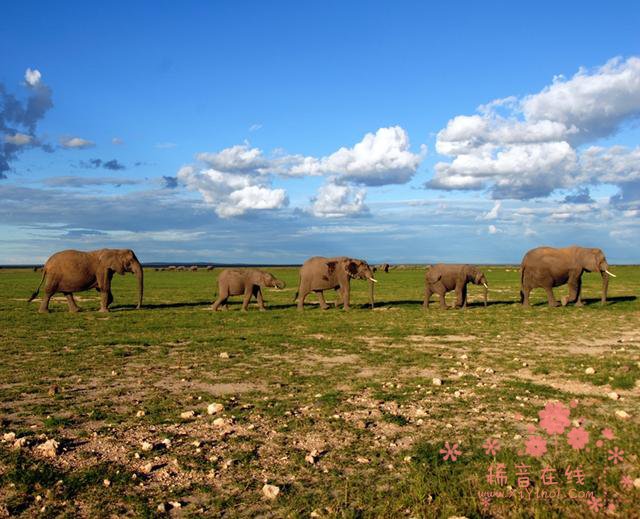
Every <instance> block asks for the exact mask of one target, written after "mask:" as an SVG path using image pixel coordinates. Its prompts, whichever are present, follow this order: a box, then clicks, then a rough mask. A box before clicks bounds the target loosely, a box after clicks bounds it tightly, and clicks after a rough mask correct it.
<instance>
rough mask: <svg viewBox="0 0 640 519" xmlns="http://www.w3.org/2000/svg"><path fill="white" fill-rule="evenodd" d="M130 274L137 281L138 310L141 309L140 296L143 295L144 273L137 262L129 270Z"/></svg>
mask: <svg viewBox="0 0 640 519" xmlns="http://www.w3.org/2000/svg"><path fill="white" fill-rule="evenodd" d="M131 272H133V274H134V275H135V276H136V278H137V279H138V306H137V307H136V308H137V309H138V310H140V308H142V296H143V293H144V272H143V270H142V265H140V263H139V262H136V263H135V264H134V265H133V267H132V268H131Z"/></svg>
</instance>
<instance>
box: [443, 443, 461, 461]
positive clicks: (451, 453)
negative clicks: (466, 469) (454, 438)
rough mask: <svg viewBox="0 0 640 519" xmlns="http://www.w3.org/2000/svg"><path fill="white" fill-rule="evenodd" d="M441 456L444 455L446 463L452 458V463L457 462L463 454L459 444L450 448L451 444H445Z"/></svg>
mask: <svg viewBox="0 0 640 519" xmlns="http://www.w3.org/2000/svg"><path fill="white" fill-rule="evenodd" d="M440 454H444V456H443V458H442V459H443V460H444V461H447V460H448V459H449V458H451V461H456V460H457V459H458V456H460V454H462V453H461V452H460V451H459V450H458V444H457V443H454V444H453V446H449V442H445V443H444V449H440Z"/></svg>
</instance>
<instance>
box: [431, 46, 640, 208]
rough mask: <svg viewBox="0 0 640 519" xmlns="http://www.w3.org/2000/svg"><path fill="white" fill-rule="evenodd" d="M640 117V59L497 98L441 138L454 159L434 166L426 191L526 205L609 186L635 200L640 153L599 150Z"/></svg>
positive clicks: (442, 149) (441, 148)
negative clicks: (486, 194)
mask: <svg viewBox="0 0 640 519" xmlns="http://www.w3.org/2000/svg"><path fill="white" fill-rule="evenodd" d="M638 117H640V58H637V57H631V58H629V59H627V60H622V59H620V58H616V59H612V60H610V61H608V62H607V63H606V64H604V65H602V66H601V67H598V68H596V69H594V70H592V71H589V70H586V69H580V70H579V71H578V72H577V73H576V74H575V75H574V76H573V77H572V78H571V79H569V80H566V79H564V78H562V77H556V78H554V81H553V83H552V84H551V85H548V86H547V87H545V88H544V89H543V90H542V91H540V92H539V93H537V94H532V95H528V96H525V97H523V98H515V97H509V98H505V99H498V100H495V101H492V102H490V103H488V104H486V105H483V106H480V107H479V108H478V113H477V114H474V115H459V116H456V117H454V118H453V119H451V120H450V121H449V122H448V124H447V126H446V127H445V128H444V129H442V130H441V131H440V132H439V133H438V134H437V139H436V150H437V151H438V153H440V154H441V155H445V156H448V157H450V160H449V161H448V162H444V161H442V162H438V163H437V164H436V165H435V175H434V177H433V179H432V180H431V181H429V182H428V183H427V184H426V187H428V188H432V189H444V190H455V189H464V190H479V189H488V190H489V191H490V192H491V194H492V196H493V198H497V199H501V198H513V199H521V200H526V199H530V198H534V197H544V196H548V195H549V194H551V193H552V192H553V191H554V190H556V189H563V188H564V189H569V188H576V187H579V186H584V185H586V184H593V185H595V184H601V183H610V184H615V185H617V186H618V187H620V189H621V192H622V197H625V196H626V197H627V198H629V197H630V196H635V193H636V192H637V187H636V186H637V182H638V166H637V157H638V154H639V153H640V148H635V149H628V148H622V147H619V146H617V147H613V148H603V147H598V146H593V144H595V141H597V140H598V139H601V138H606V137H611V136H613V135H615V134H616V133H617V132H618V131H620V129H621V128H623V127H624V126H625V125H626V124H629V123H632V122H634V121H636V120H637V119H638ZM588 144H592V146H590V147H588V148H587V147H586V145H588Z"/></svg>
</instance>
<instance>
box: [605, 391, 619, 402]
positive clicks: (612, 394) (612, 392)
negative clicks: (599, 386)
mask: <svg viewBox="0 0 640 519" xmlns="http://www.w3.org/2000/svg"><path fill="white" fill-rule="evenodd" d="M607 396H608V397H609V398H610V399H611V400H618V399H619V398H620V395H619V394H618V393H616V392H615V391H611V393H607Z"/></svg>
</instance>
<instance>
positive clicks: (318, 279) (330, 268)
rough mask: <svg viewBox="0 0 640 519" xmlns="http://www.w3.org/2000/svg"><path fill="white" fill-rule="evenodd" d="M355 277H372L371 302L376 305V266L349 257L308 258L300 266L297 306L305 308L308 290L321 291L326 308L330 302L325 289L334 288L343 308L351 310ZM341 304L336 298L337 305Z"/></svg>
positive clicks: (323, 307) (300, 308) (322, 304)
mask: <svg viewBox="0 0 640 519" xmlns="http://www.w3.org/2000/svg"><path fill="white" fill-rule="evenodd" d="M352 278H353V279H366V280H368V281H369V304H370V305H371V308H373V303H374V302H373V284H374V283H377V282H378V281H377V280H376V279H375V278H374V277H373V270H372V269H371V267H370V266H369V264H368V263H367V262H366V261H364V260H361V259H354V258H346V257H339V258H323V257H321V256H315V257H313V258H309V259H308V260H307V261H305V262H304V263H303V264H302V267H301V268H300V284H299V286H298V291H297V292H296V296H295V298H297V299H298V310H302V309H303V308H304V300H305V298H306V297H307V295H308V294H309V292H315V293H316V294H317V295H318V300H319V301H320V307H321V308H322V309H323V310H326V309H327V308H328V307H329V305H327V303H326V301H325V299H324V295H323V291H324V290H331V289H334V290H336V291H338V292H339V299H341V300H342V306H343V308H344V309H345V310H349V296H350V291H351V285H350V281H351V279H352ZM295 298H294V300H295ZM338 304H339V303H338V302H336V306H338Z"/></svg>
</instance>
